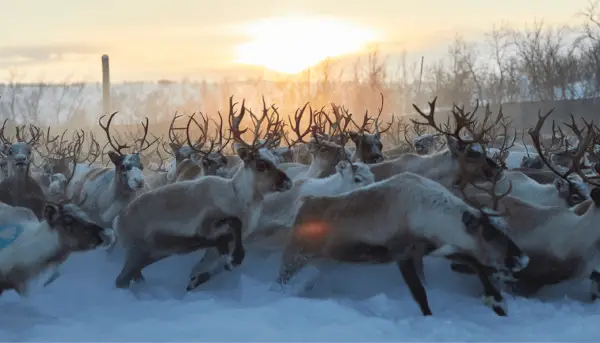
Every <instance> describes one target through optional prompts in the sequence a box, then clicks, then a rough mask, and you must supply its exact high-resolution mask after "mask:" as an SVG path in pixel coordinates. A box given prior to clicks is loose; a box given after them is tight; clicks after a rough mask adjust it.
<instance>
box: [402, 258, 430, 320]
mask: <svg viewBox="0 0 600 343" xmlns="http://www.w3.org/2000/svg"><path fill="white" fill-rule="evenodd" d="M415 262H416V261H414V260H413V259H407V260H401V261H397V262H396V264H397V265H398V268H399V269H400V273H401V274H402V278H403V279H404V282H406V285H407V286H408V289H409V290H410V294H411V296H412V297H413V299H414V300H415V301H416V302H417V304H419V307H420V308H421V313H423V315H424V316H431V315H432V313H431V309H430V308H429V302H428V301H427V292H426V291H425V288H424V287H423V283H422V282H421V278H420V277H419V273H418V271H417V269H418V268H417V267H416V266H415Z"/></svg>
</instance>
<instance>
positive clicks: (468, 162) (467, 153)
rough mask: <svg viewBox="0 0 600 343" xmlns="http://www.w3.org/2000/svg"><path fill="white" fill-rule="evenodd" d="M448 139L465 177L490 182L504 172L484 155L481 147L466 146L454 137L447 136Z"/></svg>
mask: <svg viewBox="0 0 600 343" xmlns="http://www.w3.org/2000/svg"><path fill="white" fill-rule="evenodd" d="M446 139H447V145H448V150H449V151H450V153H451V155H452V157H453V158H454V159H455V160H457V161H459V162H460V164H461V167H462V171H463V175H469V177H470V180H471V181H477V180H481V181H485V180H489V179H491V178H493V177H494V176H495V175H497V174H499V173H501V172H502V168H501V167H500V166H499V165H498V164H497V163H496V162H495V161H494V160H493V159H492V158H490V157H488V156H487V155H486V154H484V153H483V151H482V149H481V146H480V145H465V144H462V143H461V142H460V141H458V140H457V139H456V138H454V137H452V136H446ZM478 148H480V149H478Z"/></svg>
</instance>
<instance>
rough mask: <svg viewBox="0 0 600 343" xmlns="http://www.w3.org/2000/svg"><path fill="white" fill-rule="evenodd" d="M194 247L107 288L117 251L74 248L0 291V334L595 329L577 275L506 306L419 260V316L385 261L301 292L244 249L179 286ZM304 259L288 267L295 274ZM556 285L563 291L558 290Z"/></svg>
mask: <svg viewBox="0 0 600 343" xmlns="http://www.w3.org/2000/svg"><path fill="white" fill-rule="evenodd" d="M199 256H200V255H199V254H198V253H196V254H191V255H188V256H178V257H172V258H169V259H166V260H164V261H161V262H160V263H157V264H155V265H153V266H150V267H149V268H147V269H146V270H145V276H146V279H147V281H146V283H145V284H142V285H136V286H134V287H133V291H129V290H118V289H116V288H115V287H114V279H115V277H116V275H117V274H118V272H119V271H120V267H121V265H120V263H121V260H122V253H121V252H118V251H117V252H115V253H114V254H113V255H110V256H109V255H107V253H106V252H105V251H96V252H91V253H85V254H79V255H73V256H72V257H71V259H70V260H69V261H68V262H67V263H66V264H65V265H64V266H63V270H62V274H63V275H62V276H61V277H60V278H59V279H58V280H56V281H55V282H54V283H53V284H51V285H50V286H48V287H46V288H42V287H41V286H38V285H36V286H35V287H34V288H33V289H32V294H31V295H30V296H29V298H23V299H21V298H19V297H18V296H17V295H16V294H15V293H14V292H12V291H11V292H7V293H5V294H3V295H2V297H1V298H0V309H1V312H0V313H1V314H0V341H36V342H41V341H54V342H58V341H60V342H67V341H87V342H101V341H113V342H116V341H138V342H140V341H146V342H149V341H171V342H173V341H230V342H232V341H255V342H257V341H331V342H334V341H345V342H350V341H353V342H355V341H363V342H365V341H371V342H375V341H396V342H398V341H429V342H431V341H455V342H456V341H511V342H512V341H515V342H516V341H521V342H522V341H537V342H541V341H578V342H582V341H590V342H591V341H598V337H599V336H598V335H599V334H600V326H598V321H599V320H600V304H589V303H584V302H582V301H581V299H583V298H584V297H585V296H586V289H587V286H589V285H588V284H587V283H584V284H582V285H576V286H575V287H572V288H569V292H565V287H557V288H554V289H550V290H547V291H545V292H544V294H542V295H541V296H540V297H539V298H538V299H523V298H514V297H511V296H508V295H507V296H506V298H507V301H508V309H509V316H508V317H504V318H502V317H498V316H496V315H495V314H494V313H493V312H492V311H491V310H490V309H489V308H486V307H484V306H483V305H482V303H481V301H480V299H479V294H480V292H481V286H480V285H479V283H478V281H477V280H476V278H474V277H465V276H461V275H457V274H453V273H452V272H451V271H450V270H449V266H448V263H447V262H445V261H441V260H427V261H426V269H425V273H426V278H427V285H426V286H425V287H426V289H427V291H428V296H429V301H430V305H431V309H432V311H433V313H434V315H433V316H432V317H423V316H422V315H421V312H420V311H419V308H418V306H417V304H416V303H415V302H414V301H413V300H412V298H411V296H410V294H409V292H408V289H407V287H406V286H405V284H404V283H403V281H402V279H401V276H400V273H399V272H398V270H397V268H396V267H395V265H390V266H378V267H373V266H369V267H367V266H365V267H356V266H340V267H339V268H337V269H335V270H334V271H333V272H331V273H328V274H321V276H320V278H319V280H318V283H317V285H316V286H315V287H314V288H313V289H312V290H311V291H308V292H307V293H305V294H302V295H301V296H291V295H283V294H280V293H276V292H273V291H270V290H269V287H270V286H271V285H272V281H273V280H274V279H275V276H276V273H277V268H278V262H279V258H280V256H277V255H271V256H258V255H253V254H249V255H248V256H247V258H246V260H245V261H244V264H243V265H242V266H241V267H240V268H239V269H237V270H236V271H233V272H229V273H223V274H221V275H220V276H219V277H218V278H216V279H214V280H212V281H210V282H209V283H207V284H205V285H203V286H201V290H199V291H197V292H193V293H186V292H185V287H186V284H187V279H188V274H189V271H190V269H191V268H192V266H193V264H194V262H195V261H197V259H198V258H199ZM314 272H315V271H314V270H312V271H311V270H307V271H306V272H305V273H304V272H303V273H302V274H301V275H299V278H300V279H306V278H307V277H308V276H310V274H311V273H314ZM567 293H568V295H567V296H565V294H567Z"/></svg>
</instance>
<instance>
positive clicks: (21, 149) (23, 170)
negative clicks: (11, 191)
mask: <svg viewBox="0 0 600 343" xmlns="http://www.w3.org/2000/svg"><path fill="white" fill-rule="evenodd" d="M7 121H8V119H6V120H4V123H3V124H2V127H1V128H0V140H1V141H2V142H3V143H4V149H3V150H4V151H3V153H4V155H5V156H6V162H7V164H8V168H9V170H10V171H11V172H12V173H15V174H16V175H26V174H28V173H29V167H30V165H31V161H32V155H31V150H32V148H33V147H34V146H35V145H36V144H38V141H39V139H40V136H41V133H40V129H39V128H38V127H36V126H33V125H30V126H29V132H30V134H31V137H30V138H29V139H28V138H27V137H25V134H26V133H25V125H23V126H21V127H17V128H16V131H17V132H16V137H15V139H14V140H15V141H16V142H15V143H12V141H13V139H7V138H6V137H5V136H4V128H5V127H6V122H7Z"/></svg>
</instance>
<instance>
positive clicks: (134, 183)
mask: <svg viewBox="0 0 600 343" xmlns="http://www.w3.org/2000/svg"><path fill="white" fill-rule="evenodd" d="M116 114H117V112H115V113H113V114H111V115H110V117H109V118H108V121H107V123H106V125H103V124H102V118H104V116H102V117H100V119H99V120H98V122H99V124H100V126H101V127H102V129H103V130H104V132H105V133H106V137H107V139H108V143H109V144H110V146H111V147H112V149H114V150H111V151H109V152H108V157H110V160H111V161H112V163H113V164H114V167H112V168H110V167H96V168H90V169H89V170H88V171H87V172H85V173H84V174H83V175H81V177H80V178H78V179H77V180H75V182H73V183H72V184H71V185H69V187H68V195H69V198H70V199H74V200H75V201H81V199H84V198H85V201H83V203H82V204H81V208H82V209H83V210H84V211H86V212H87V213H89V214H90V215H92V216H93V217H94V218H99V219H100V223H99V224H101V225H103V226H107V227H110V226H111V225H112V222H113V220H114V218H115V217H116V216H117V214H118V213H119V211H120V210H121V209H122V208H123V207H124V206H125V205H127V204H128V203H129V202H130V201H131V200H132V199H134V198H135V197H136V196H137V195H138V194H139V193H140V192H141V191H142V190H143V189H144V186H145V181H144V175H143V173H142V170H143V168H144V167H143V165H142V162H141V159H140V155H139V154H140V153H141V152H142V151H144V150H146V149H148V148H149V147H150V146H152V144H154V143H155V142H156V141H157V140H158V139H156V140H154V141H152V142H149V141H147V140H146V137H147V135H148V118H146V123H144V122H142V127H143V129H144V134H143V137H142V138H141V139H139V140H138V142H139V145H140V146H139V148H138V150H137V152H135V153H131V154H125V153H123V151H122V150H123V149H127V148H129V146H127V145H122V144H120V143H118V142H116V141H114V139H113V138H112V137H111V134H110V131H109V130H110V124H111V122H112V120H113V118H114V117H115V115H116Z"/></svg>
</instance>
